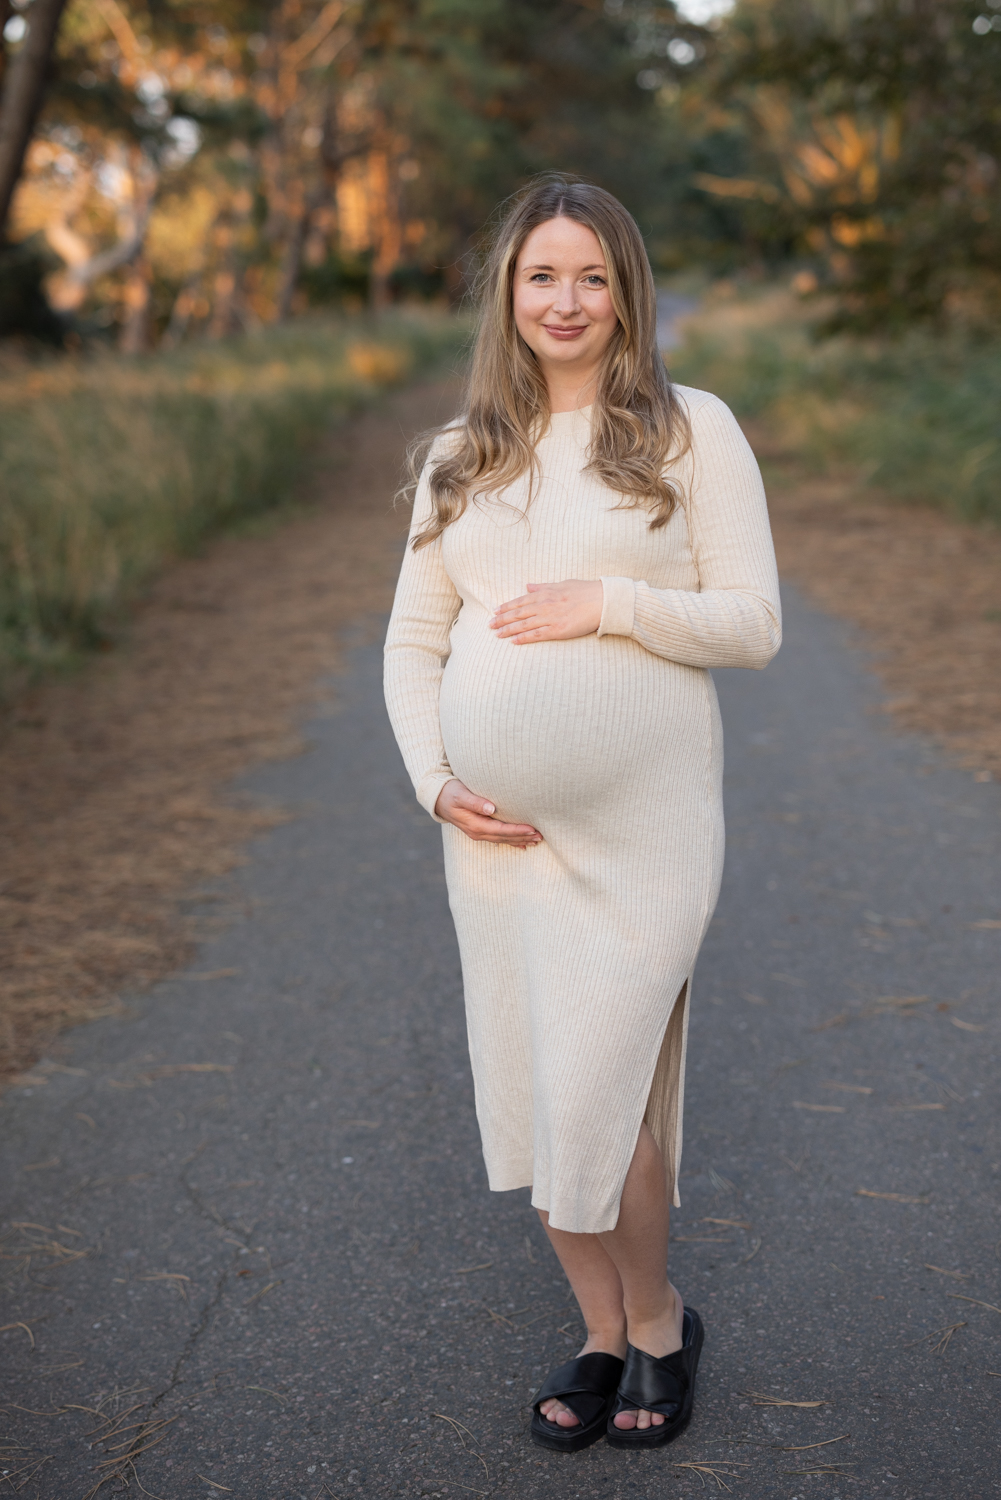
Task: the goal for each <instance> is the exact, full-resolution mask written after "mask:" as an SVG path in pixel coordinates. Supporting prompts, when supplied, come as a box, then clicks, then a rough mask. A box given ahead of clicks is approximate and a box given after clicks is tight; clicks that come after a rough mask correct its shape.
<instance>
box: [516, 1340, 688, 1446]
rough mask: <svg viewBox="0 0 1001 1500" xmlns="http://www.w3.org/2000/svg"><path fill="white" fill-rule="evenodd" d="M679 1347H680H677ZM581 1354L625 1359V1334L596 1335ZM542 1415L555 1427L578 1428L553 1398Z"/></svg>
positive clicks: (543, 1404) (573, 1417) (571, 1417)
mask: <svg viewBox="0 0 1001 1500" xmlns="http://www.w3.org/2000/svg"><path fill="white" fill-rule="evenodd" d="M679 1347H680V1345H679ZM583 1354H614V1355H615V1357H616V1359H625V1357H626V1335H625V1332H623V1333H622V1334H620V1335H618V1336H613V1337H612V1338H599V1337H598V1335H594V1336H593V1337H589V1338H588V1339H587V1342H586V1343H585V1344H584V1347H583V1348H582V1349H579V1350H578V1351H577V1358H578V1359H579V1358H580V1357H581V1355H583ZM539 1410H540V1411H541V1413H542V1415H543V1416H544V1417H545V1418H546V1420H547V1421H548V1422H552V1423H553V1425H554V1426H555V1427H579V1426H580V1422H579V1421H578V1419H577V1418H576V1417H575V1416H574V1414H573V1412H572V1411H570V1410H569V1409H568V1408H567V1407H566V1406H564V1405H563V1402H562V1401H557V1400H556V1399H555V1397H554V1398H553V1399H552V1400H550V1401H543V1403H542V1405H541V1406H540V1407H539Z"/></svg>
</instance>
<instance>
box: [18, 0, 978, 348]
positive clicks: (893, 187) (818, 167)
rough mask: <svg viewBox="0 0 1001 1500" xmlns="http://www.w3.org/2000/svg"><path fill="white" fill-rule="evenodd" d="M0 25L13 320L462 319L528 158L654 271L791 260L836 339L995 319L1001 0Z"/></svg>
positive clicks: (95, 11) (239, 8) (200, 329)
mask: <svg viewBox="0 0 1001 1500" xmlns="http://www.w3.org/2000/svg"><path fill="white" fill-rule="evenodd" d="M0 22H2V29H3V36H4V43H3V72H2V75H0V88H2V93H0V189H2V188H3V182H4V177H3V173H4V171H5V170H6V171H7V174H8V179H9V181H10V186H11V187H13V184H14V182H15V181H16V191H13V192H12V193H11V194H8V197H9V198H10V208H9V214H8V217H7V220H6V231H5V232H6V241H5V243H4V246H3V247H0V325H2V326H4V327H6V328H7V329H8V330H10V329H12V328H15V327H18V326H22V327H24V326H29V327H34V328H35V330H36V331H38V332H44V331H48V333H49V334H50V335H52V334H53V332H54V333H55V335H56V336H58V337H64V336H65V335H67V334H68V335H69V336H70V337H71V338H72V337H74V336H75V337H80V336H86V335H88V334H90V335H103V336H104V337H113V338H114V340H115V341H116V342H117V344H118V346H119V347H120V348H121V349H122V350H123V351H126V352H139V351H141V350H144V349H147V348H150V347H152V346H153V345H155V344H160V343H166V345H168V346H170V345H173V344H177V343H178V342H180V341H182V340H184V339H187V338H190V337H193V336H196V335H202V336H207V337H211V338H218V337H222V336H225V335H227V334H229V333H232V332H235V331H238V330H241V329H249V328H251V327H254V326H256V325H258V324H260V323H262V322H271V321H281V320H283V319H285V318H287V317H288V316H289V315H290V313H292V312H293V311H296V310H301V309H302V308H304V307H306V306H308V305H310V304H316V303H332V304H336V305H341V306H352V305H362V304H368V305H370V306H372V307H374V308H381V307H385V306H386V305H387V304H388V303H390V302H392V301H394V300H399V299H401V298H408V297H409V298H413V297H430V298H434V297H438V298H442V299H447V300H448V301H449V302H451V303H453V304H454V303H456V302H457V301H458V300H460V299H461V296H462V294H463V290H464V287H465V285H466V279H467V273H468V270H469V268H470V264H471V258H475V255H476V253H477V248H478V246H479V244H480V242H481V236H482V232H483V226H484V224H485V222H486V221H487V220H488V218H489V215H490V213H491V212H492V210H493V208H494V206H495V205H496V204H497V203H498V202H499V201H500V200H502V199H503V198H505V197H506V196H507V195H508V194H509V193H510V192H512V191H513V190H514V189H515V188H516V187H517V186H518V184H519V183H521V182H523V181H524V180H525V178H526V177H528V176H529V175H531V174H532V173H534V172H538V171H542V170H546V169H560V170H564V171H570V172H574V173H578V174H580V175H582V176H585V177H587V178H589V179H590V180H592V181H596V182H599V183H601V184H603V185H604V186H606V187H608V188H610V189H611V190H612V191H614V192H616V193H617V194H618V195H619V196H620V197H621V198H622V199H623V200H624V201H625V202H626V204H627V205H628V206H629V207H630V208H631V209H632V211H633V212H634V213H635V214H636V216H637V218H638V220H639V222H640V224H641V225H642V227H643V230H644V232H645V234H646V235H647V240H648V244H649V246H650V250H651V255H652V257H653V260H654V263H655V266H656V267H657V268H658V270H660V271H661V272H664V273H668V272H677V271H682V270H686V269H688V268H692V267H694V268H698V269H699V270H700V271H701V272H703V273H705V272H708V273H709V274H719V273H723V272H732V271H734V270H737V269H740V268H741V267H745V268H755V267H757V268H761V267H764V268H766V269H767V268H771V269H773V270H774V269H780V268H782V267H783V266H788V265H793V266H794V268H795V269H798V273H799V278H800V279H799V285H800V286H801V287H802V288H803V289H804V290H806V289H808V288H810V287H816V288H817V289H818V290H820V291H823V292H825V293H827V294H833V296H834V299H835V300H834V311H833V313H831V314H830V316H829V318H828V323H829V326H831V327H843V326H849V327H855V328H863V329H871V328H874V327H877V326H879V327H886V328H893V327H900V326H904V325H907V324H909V323H913V322H915V321H922V320H924V321H931V322H935V321H938V322H943V321H948V320H957V319H958V320H966V321H967V322H973V323H979V324H981V325H983V324H985V323H991V322H995V323H996V320H997V318H998V316H999V312H1001V281H999V272H998V265H999V253H1001V208H999V181H998V161H999V156H1001V89H999V86H998V85H999V83H1001V67H999V63H1001V0H983V8H981V5H980V3H978V0H737V3H736V4H735V5H734V4H732V3H729V0H679V3H677V4H674V3H655V0H326V3H324V0H277V3H275V0H243V3H241V4H239V5H237V4H236V3H235V0H68V4H66V5H65V8H62V6H61V5H60V0H0ZM57 28H58V34H57ZM33 38H34V43H33V40H32V39H33ZM33 46H34V51H33V52H32V51H31V49H32V47H33ZM29 54H30V56H29ZM29 64H30V66H29ZM18 132H20V135H19V134H18ZM29 137H30V144H28V145H27V149H26V150H25V149H24V145H25V141H27V140H28V138H29ZM19 140H20V141H21V145H20V147H19V146H18V141H19ZM19 151H20V155H18V153H19ZM2 207H3V194H2V192H0V209H2ZM33 288H34V292H33V290H32V289H33ZM43 291H44V296H43V295H42V292H43ZM827 305H828V307H830V306H831V301H830V295H829V296H828V301H827ZM19 320H20V321H19Z"/></svg>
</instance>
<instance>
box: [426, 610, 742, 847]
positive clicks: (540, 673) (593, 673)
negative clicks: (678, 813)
mask: <svg viewBox="0 0 1001 1500" xmlns="http://www.w3.org/2000/svg"><path fill="white" fill-rule="evenodd" d="M440 717H441V727H442V736H443V739H444V742H445V750H446V753H447V755H448V760H449V764H450V765H451V767H452V769H453V771H454V772H455V774H456V775H457V776H458V777H459V778H460V780H462V781H463V782H465V784H466V785H467V786H468V787H470V788H471V789H472V790H473V791H475V792H479V793H482V795H484V796H488V797H490V798H492V800H493V801H494V802H495V803H496V804H497V809H498V813H499V814H500V816H501V817H504V818H507V819H511V820H513V821H525V822H530V823H534V824H535V825H536V826H540V827H544V824H545V822H546V821H547V820H548V819H554V818H555V819H562V818H564V817H569V818H573V819H575V820H576V819H579V818H580V817H582V816H585V817H586V816H588V815H595V814H599V813H601V812H602V811H604V812H607V813H610V814H614V812H615V809H616V808H617V807H618V808H621V807H622V806H623V804H624V803H630V802H634V801H636V800H637V799H642V797H643V796H653V797H654V798H656V800H658V801H662V800H663V798H664V797H665V795H670V796H672V797H673V796H674V795H684V794H685V791H686V787H687V785H688V784H689V783H691V782H693V780H694V781H701V782H702V783H703V784H704V782H705V771H706V760H707V755H708V752H709V748H710V742H711V737H712V732H713V715H712V711H711V707H710V698H709V694H708V693H707V691H706V679H705V674H704V673H703V672H701V671H699V670H698V669H696V668H692V667H684V666H680V665H678V664H677V663H674V662H668V661H665V660H663V659H662V658H660V657H656V656H654V655H652V653H650V652H648V651H645V650H644V649H643V647H642V646H639V645H637V644H636V642H634V641H629V640H626V639H624V638H621V639H620V638H619V637H604V638H602V639H601V640H599V639H598V637H597V636H586V637H584V638H582V639H580V640H575V641H544V642H538V643H536V644H533V645H530V646H512V645H511V643H510V642H508V641H497V640H496V639H494V638H493V637H491V638H489V639H488V640H483V639H482V638H480V639H479V640H473V641H468V642H463V641H461V640H460V641H455V640H453V652H452V655H451V656H450V657H449V660H448V663H447V665H446V668H445V673H444V678H443V681H442V687H441V700H440Z"/></svg>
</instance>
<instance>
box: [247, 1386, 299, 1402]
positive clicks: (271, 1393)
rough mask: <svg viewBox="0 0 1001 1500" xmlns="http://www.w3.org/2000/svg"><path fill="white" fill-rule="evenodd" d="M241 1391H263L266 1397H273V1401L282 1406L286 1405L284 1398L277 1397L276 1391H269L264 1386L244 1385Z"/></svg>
mask: <svg viewBox="0 0 1001 1500" xmlns="http://www.w3.org/2000/svg"><path fill="white" fill-rule="evenodd" d="M243 1389H244V1390H245V1391H263V1392H264V1394H265V1395H266V1396H274V1398H275V1400H276V1401H280V1402H281V1404H282V1406H286V1405H287V1404H288V1403H287V1399H286V1397H285V1396H281V1395H279V1393H278V1392H277V1391H272V1390H269V1388H268V1387H267V1386H266V1385H245V1386H244V1387H243Z"/></svg>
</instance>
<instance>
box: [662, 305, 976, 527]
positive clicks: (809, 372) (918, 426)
mask: <svg viewBox="0 0 1001 1500" xmlns="http://www.w3.org/2000/svg"><path fill="white" fill-rule="evenodd" d="M808 314H809V316H814V315H815V313H814V310H813V309H811V308H809V306H807V308H806V309H804V307H803V304H802V303H800V302H798V300H797V299H794V298H793V297H792V296H790V294H789V293H787V292H777V291H774V290H772V291H766V292H757V293H749V294H747V295H744V296H737V297H734V296H730V297H727V298H719V297H716V298H712V297H710V298H709V299H708V301H707V304H706V306H705V309H704V311H702V312H701V313H700V314H699V315H697V316H696V317H694V318H692V319H691V320H690V321H689V323H688V325H687V340H686V344H685V346H684V348H683V349H681V350H679V351H678V353H677V356H676V357H674V358H673V359H672V361H671V364H672V373H673V374H674V375H675V377H676V378H677V379H679V380H682V381H684V382H685V383H687V384H689V385H696V386H701V387H703V388H704V389H707V390H711V391H714V392H715V393H716V394H717V395H719V396H721V397H722V398H723V400H724V401H726V402H727V403H728V404H729V405H730V406H732V407H733V409H734V410H735V411H736V412H737V414H738V415H739V416H764V417H767V418H768V419H769V420H770V421H771V422H772V423H774V424H775V425H776V426H777V427H779V428H781V431H782V433H783V435H784V437H785V438H787V439H788V441H789V444H790V446H791V447H794V448H796V449H798V450H799V451H800V452H801V453H802V454H803V456H804V457H806V458H808V459H809V460H811V461H812V462H814V463H816V464H817V465H819V466H823V465H825V464H828V463H831V462H842V463H843V462H849V463H853V464H856V465H857V466H858V467H859V470H860V473H861V475H862V477H863V478H864V479H865V480H866V481H868V482H869V483H872V484H876V485H879V486H880V488H882V489H884V490H886V491H888V492H890V493H892V494H895V495H897V496H899V497H900V498H901V499H904V500H910V501H918V502H920V503H922V504H929V505H935V506H938V507H940V508H942V509H944V510H948V511H951V512H952V513H953V514H955V515H957V516H959V517H961V518H963V519H964V520H969V521H984V520H987V521H991V522H994V523H996V524H1001V344H999V343H997V342H996V341H994V342H976V341H974V340H971V339H969V338H966V339H961V338H959V337H953V338H946V337H935V336H932V335H929V334H927V333H923V334H918V333H915V334H912V335H910V336H909V337H907V338H902V339H899V340H896V341H894V342H887V341H875V340H873V341H864V340H857V339H856V340H849V339H846V338H839V339H832V340H829V341H826V342H823V343H819V344H818V343H814V342H813V341H812V340H811V338H810V334H809V328H808V323H807V316H808Z"/></svg>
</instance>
